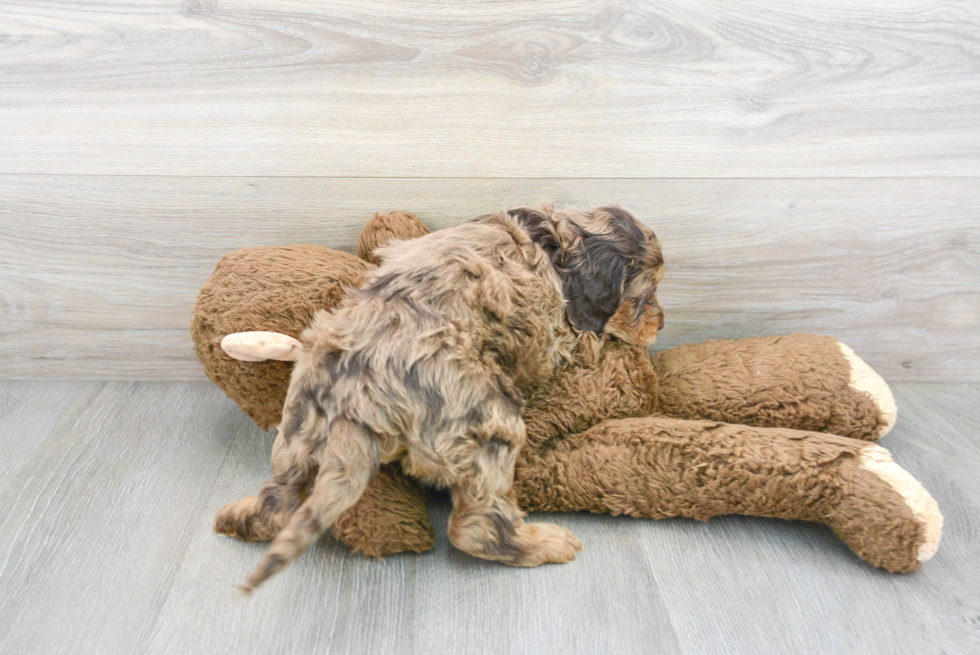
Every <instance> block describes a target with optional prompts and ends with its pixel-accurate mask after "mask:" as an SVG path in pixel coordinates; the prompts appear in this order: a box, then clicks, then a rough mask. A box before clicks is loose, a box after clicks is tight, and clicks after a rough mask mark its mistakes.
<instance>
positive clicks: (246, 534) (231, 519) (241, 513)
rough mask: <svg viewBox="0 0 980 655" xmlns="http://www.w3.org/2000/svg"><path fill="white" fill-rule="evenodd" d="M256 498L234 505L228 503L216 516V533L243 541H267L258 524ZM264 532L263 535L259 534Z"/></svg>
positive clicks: (237, 502) (267, 537)
mask: <svg viewBox="0 0 980 655" xmlns="http://www.w3.org/2000/svg"><path fill="white" fill-rule="evenodd" d="M255 505H256V497H255V496H248V497H246V498H242V499H241V500H239V501H236V502H234V503H228V504H227V505H225V506H224V507H222V508H221V509H220V510H218V513H217V514H215V515H214V523H213V527H214V531H215V532H217V533H218V534H223V535H225V536H228V537H235V538H236V539H241V540H242V541H267V540H268V539H271V538H272V537H271V536H267V535H265V534H264V532H263V531H262V530H260V529H258V528H260V526H259V525H258V524H257V522H256V520H255V519H256V518H257V516H256V515H257V511H256V507H255ZM260 532H263V534H259V533H260Z"/></svg>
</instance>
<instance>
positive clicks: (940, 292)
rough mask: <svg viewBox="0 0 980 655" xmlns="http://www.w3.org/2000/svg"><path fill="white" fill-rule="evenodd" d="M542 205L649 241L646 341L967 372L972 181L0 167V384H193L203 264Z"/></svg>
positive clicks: (940, 376)
mask: <svg viewBox="0 0 980 655" xmlns="http://www.w3.org/2000/svg"><path fill="white" fill-rule="evenodd" d="M542 198H550V199H552V200H554V201H555V202H557V203H559V204H560V205H567V206H573V207H595V206H599V205H602V204H608V203H610V202H621V203H622V204H623V206H624V207H626V208H628V209H630V210H631V211H633V212H635V213H636V214H637V215H638V216H639V217H641V218H642V219H643V220H644V221H646V222H647V223H648V224H649V225H650V226H652V227H653V228H654V230H655V231H656V232H657V234H658V235H659V236H660V238H661V240H662V242H663V245H664V251H665V255H666V259H667V266H668V272H667V276H666V278H665V280H664V282H663V284H662V285H661V290H660V299H661V301H662V302H663V304H664V306H665V307H666V316H667V327H666V329H665V330H664V331H663V332H662V333H661V339H660V342H659V344H658V347H670V346H673V345H676V344H678V343H682V342H689V341H695V342H696V341H700V340H703V339H709V338H736V337H748V336H759V335H766V334H787V333H793V332H815V333H823V334H830V335H833V336H835V337H837V338H839V339H841V340H842V341H844V342H845V343H847V344H849V345H850V346H851V347H852V348H854V349H855V351H856V352H857V353H858V354H859V355H860V356H861V357H864V358H865V359H866V360H867V361H868V362H869V363H870V364H871V365H872V366H873V367H874V368H876V369H877V370H879V371H880V372H881V373H882V374H883V375H885V377H886V378H888V379H890V380H944V379H945V380H976V379H978V377H980V373H978V371H980V333H978V332H977V330H976V326H977V325H978V324H980V185H978V184H976V181H974V180H964V179H939V180H400V179H384V180H353V179H352V180H325V179H305V178H172V177H100V176H92V177H88V176H0V378H32V377H47V378H62V379H66V378H67V379H106V378H128V379H192V378H198V379H199V378H201V377H202V375H203V373H202V371H201V370H200V365H199V364H198V362H197V360H196V358H195V356H194V354H193V353H192V351H191V344H190V339H189V336H188V333H187V326H188V324H189V322H190V310H191V307H192V304H193V302H194V299H195V298H196V295H197V291H198V289H199V288H200V287H201V285H202V284H203V283H204V281H205V280H206V279H207V277H208V276H209V275H210V274H211V271H212V270H213V268H214V265H215V263H216V262H217V260H218V259H219V258H220V257H221V255H223V254H225V253H227V252H229V251H232V250H235V249H237V248H242V247H247V246H256V245H276V244H288V243H315V244H320V245H326V246H331V247H335V248H339V249H343V250H347V251H353V250H354V249H355V246H356V240H357V235H358V233H359V232H360V229H361V227H362V226H363V224H364V222H365V221H366V220H367V218H368V217H370V216H371V215H372V213H373V212H374V211H376V210H382V211H390V210H394V209H408V210H412V211H415V212H417V213H418V215H419V216H420V217H421V218H422V219H423V220H424V221H426V223H428V225H429V226H430V227H432V228H441V227H446V226H448V225H452V224H454V223H456V222H457V221H459V220H462V219H464V218H470V217H473V216H476V215H479V214H482V213H485V212H488V211H495V210H498V209H502V208H504V207H507V206H515V205H520V204H528V203H535V202H538V201H539V200H540V199H542Z"/></svg>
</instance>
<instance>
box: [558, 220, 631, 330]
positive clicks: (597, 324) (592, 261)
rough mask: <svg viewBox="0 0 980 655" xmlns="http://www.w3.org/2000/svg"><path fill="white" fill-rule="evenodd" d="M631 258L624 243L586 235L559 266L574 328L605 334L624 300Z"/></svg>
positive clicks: (609, 238) (608, 237)
mask: <svg viewBox="0 0 980 655" xmlns="http://www.w3.org/2000/svg"><path fill="white" fill-rule="evenodd" d="M630 255H631V253H630V252H628V248H626V247H625V244H623V243H622V242H621V241H619V240H617V239H615V238H614V237H612V236H611V235H605V234H590V233H585V235H584V236H583V237H582V240H581V241H580V242H579V244H578V246H577V247H576V248H575V250H574V251H572V252H570V253H568V255H567V256H566V257H565V258H564V262H562V263H561V265H558V266H556V270H557V271H558V275H559V277H561V283H562V291H563V293H564V294H565V302H566V309H567V311H568V318H569V319H570V320H571V322H572V325H574V326H575V327H576V328H578V329H579V330H581V331H583V332H595V333H596V334H600V335H601V334H602V331H603V330H604V329H605V327H606V323H607V322H608V321H609V319H610V318H612V315H613V314H615V313H616V310H617V309H619V304H620V303H621V302H622V301H623V287H624V286H625V285H626V276H627V270H628V268H629V264H630Z"/></svg>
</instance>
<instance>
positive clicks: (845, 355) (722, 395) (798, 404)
mask: <svg viewBox="0 0 980 655" xmlns="http://www.w3.org/2000/svg"><path fill="white" fill-rule="evenodd" d="M651 361H652V363H653V365H654V369H655V370H656V371H657V373H658V374H659V378H660V388H659V395H658V406H657V411H658V413H660V414H665V415H668V416H674V417H676V418H700V419H707V420H714V421H724V422H726V423H740V424H745V425H754V426H757V427H782V428H792V429H796V430H813V431H817V432H829V433H831V434H839V435H842V436H846V437H852V438H855V439H863V440H866V441H877V440H878V439H880V438H881V437H882V436H884V435H885V434H887V433H888V431H889V430H891V428H892V426H894V425H895V417H896V407H895V400H894V398H893V397H892V394H891V391H890V390H889V388H888V385H887V384H886V383H885V381H884V380H883V379H882V378H881V376H879V375H878V374H877V373H875V372H874V371H873V370H872V369H871V367H869V366H868V365H867V364H866V363H865V362H864V361H862V360H861V359H860V358H859V357H858V356H857V355H855V354H854V351H853V350H851V349H850V348H848V347H847V346H845V345H844V344H842V343H841V342H839V341H837V340H836V339H834V338H832V337H824V336H818V335H814V334H793V335H789V336H785V337H760V338H754V339H738V340H734V341H732V340H720V341H706V342H704V343H701V344H685V345H682V346H677V347H676V348H672V349H670V350H667V351H663V352H658V353H655V354H654V355H653V357H652V358H651Z"/></svg>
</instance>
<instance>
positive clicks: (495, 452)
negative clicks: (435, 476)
mask: <svg viewBox="0 0 980 655" xmlns="http://www.w3.org/2000/svg"><path fill="white" fill-rule="evenodd" d="M516 421H517V424H516V425H515V428H516V429H515V430H514V432H513V433H512V434H501V429H502V428H501V426H500V425H499V424H498V425H497V426H496V430H495V431H494V433H492V434H491V435H490V436H486V435H475V436H474V438H473V440H472V441H468V444H469V445H470V446H471V447H472V448H473V450H472V451H471V453H470V454H471V458H467V459H468V460H469V461H470V462H471V463H472V466H471V467H467V469H466V470H461V471H459V472H458V475H457V476H456V479H455V481H454V484H453V488H452V498H453V512H452V514H451V515H450V517H449V540H450V541H451V542H452V544H453V545H454V546H456V548H459V549H460V550H462V551H464V552H466V553H469V554H470V555H473V556H475V557H480V558H482V559H489V560H494V561H497V562H503V563H504V564H509V565H511V566H538V565H540V564H545V563H548V562H557V563H564V562H570V561H572V560H573V559H575V553H576V552H577V551H580V550H582V542H580V541H579V540H578V538H577V537H576V536H575V535H574V534H573V533H572V532H571V530H568V529H567V528H563V527H561V526H559V525H555V524H553V523H525V522H524V516H525V515H524V513H523V512H522V511H521V510H520V508H518V506H517V502H516V500H515V496H514V493H513V491H512V490H511V485H512V484H513V482H514V464H515V462H516V460H517V452H518V449H519V447H520V445H521V444H522V443H523V441H524V439H523V428H524V425H523V422H521V420H520V418H519V417H516Z"/></svg>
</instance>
